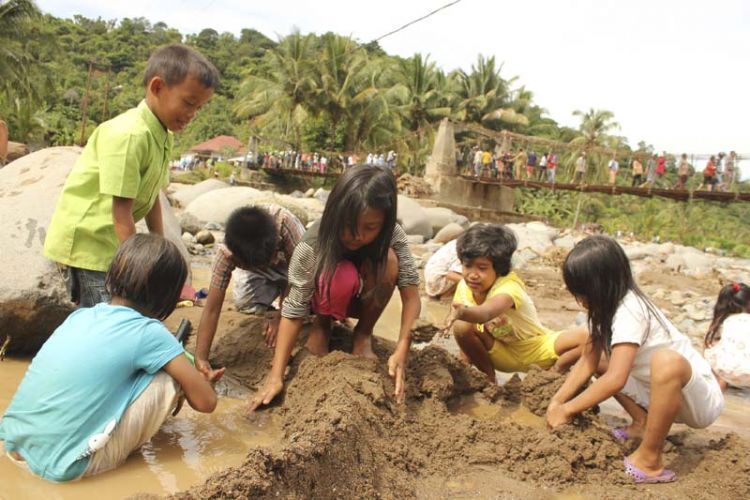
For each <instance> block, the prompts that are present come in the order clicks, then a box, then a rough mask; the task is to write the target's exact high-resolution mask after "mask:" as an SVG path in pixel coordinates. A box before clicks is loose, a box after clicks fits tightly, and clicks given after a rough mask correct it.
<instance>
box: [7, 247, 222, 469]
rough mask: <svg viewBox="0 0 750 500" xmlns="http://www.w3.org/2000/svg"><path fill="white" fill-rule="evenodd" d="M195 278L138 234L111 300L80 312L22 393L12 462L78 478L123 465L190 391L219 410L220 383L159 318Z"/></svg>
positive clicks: (122, 257) (123, 253) (12, 418)
mask: <svg viewBox="0 0 750 500" xmlns="http://www.w3.org/2000/svg"><path fill="white" fill-rule="evenodd" d="M186 276H187V265H186V264H185V261H184V260H183V258H182V256H181V255H180V252H179V251H178V250H177V247H176V246H175V245H174V244H173V243H171V242H169V241H168V240H165V239H164V238H162V237H161V236H158V235H153V234H150V235H149V234H136V235H134V236H131V237H130V238H129V239H127V240H126V241H125V243H124V244H123V245H122V246H121V247H120V249H119V250H118V252H117V254H116V255H115V258H114V260H113V262H112V265H111V267H110V268H109V271H108V272H107V275H106V279H105V283H106V287H107V291H108V292H109V293H110V294H111V296H112V300H111V302H110V303H101V304H98V305H96V306H94V307H91V308H84V309H79V310H77V311H75V312H73V313H72V314H71V315H70V316H69V317H68V318H67V319H66V320H65V322H64V323H63V324H62V325H60V327H58V328H57V330H55V332H54V333H53V334H52V336H51V337H50V338H49V339H48V340H47V342H46V343H45V344H44V345H43V346H42V348H41V350H40V351H39V353H38V354H37V355H36V357H35V358H34V359H33V361H32V362H31V365H30V366H29V368H28V370H27V372H26V375H25V376H24V378H23V380H22V381H21V384H20V385H19V387H18V389H17V391H16V393H15V395H14V396H13V399H12V401H11V403H10V406H9V407H8V409H7V411H6V412H5V415H4V416H3V419H2V421H0V441H4V445H5V450H6V453H7V455H8V457H9V458H10V459H11V460H13V461H14V462H16V463H17V464H19V465H21V466H24V467H28V469H29V470H30V471H31V472H33V473H34V474H37V475H39V476H41V477H43V478H45V479H48V480H51V481H70V480H73V479H77V478H80V477H82V476H87V475H92V474H96V473H99V472H103V471H106V470H109V469H113V468H115V467H117V466H118V465H121V464H122V463H123V462H124V461H125V459H126V458H127V457H128V455H129V454H130V453H131V452H132V451H134V450H136V449H138V448H139V447H140V446H141V445H142V444H144V443H145V442H146V441H148V440H149V439H151V437H152V436H153V435H154V434H155V433H156V431H157V430H158V429H159V427H160V426H161V424H162V423H163V422H164V420H165V419H166V417H167V416H168V415H169V413H171V411H172V410H173V409H174V407H175V406H176V404H177V400H178V399H179V397H180V396H181V395H182V393H184V396H185V398H186V399H187V401H188V403H189V404H190V406H192V407H193V408H194V409H195V410H197V411H200V412H205V413H210V412H212V411H213V410H214V408H215V407H216V393H215V392H214V390H213V388H212V386H211V384H210V383H209V381H208V380H206V379H205V378H204V377H203V376H202V375H201V374H200V373H199V372H198V371H197V370H196V369H195V368H194V367H193V366H192V364H191V363H190V361H189V360H188V358H187V357H186V356H185V355H184V351H183V348H182V346H181V345H180V343H179V342H178V341H177V339H176V338H175V337H174V336H173V335H172V334H171V333H170V332H169V331H168V330H167V329H166V328H165V327H164V325H163V324H162V323H161V321H160V320H163V319H165V318H166V317H167V316H169V314H171V313H172V311H173V310H174V308H175V305H176V303H177V300H178V297H179V294H180V290H181V287H182V283H184V282H185V278H186ZM222 373H223V372H218V373H216V374H215V377H214V378H218V377H219V376H221V374H222Z"/></svg>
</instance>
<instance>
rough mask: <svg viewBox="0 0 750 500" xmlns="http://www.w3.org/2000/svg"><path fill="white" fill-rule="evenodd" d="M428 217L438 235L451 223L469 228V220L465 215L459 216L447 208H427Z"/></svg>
mask: <svg viewBox="0 0 750 500" xmlns="http://www.w3.org/2000/svg"><path fill="white" fill-rule="evenodd" d="M425 211H426V212H427V216H428V217H429V218H430V224H432V232H433V233H437V232H439V231H440V230H441V229H443V228H444V227H445V226H447V225H448V224H450V223H455V224H458V225H460V226H462V227H464V228H468V227H469V219H467V218H466V217H464V216H463V215H458V214H457V213H456V212H454V211H453V210H451V209H450V208H445V207H427V208H425Z"/></svg>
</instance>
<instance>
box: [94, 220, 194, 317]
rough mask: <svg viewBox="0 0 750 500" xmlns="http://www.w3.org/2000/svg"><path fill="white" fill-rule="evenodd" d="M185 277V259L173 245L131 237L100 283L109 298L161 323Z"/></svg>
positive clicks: (145, 236) (151, 236)
mask: <svg viewBox="0 0 750 500" xmlns="http://www.w3.org/2000/svg"><path fill="white" fill-rule="evenodd" d="M187 275H188V268H187V264H186V263H185V259H183V258H182V254H180V251H179V250H178V249H177V247H176V246H175V244H174V243H172V242H171V241H169V240H167V239H165V238H163V237H161V236H159V235H156V234H134V235H133V236H131V237H130V238H128V239H127V240H125V242H124V243H123V244H122V245H120V248H119V249H118V250H117V253H116V254H115V258H114V260H113V261H112V264H111V265H110V266H109V270H108V271H107V275H106V277H105V280H104V284H105V286H106V287H107V291H108V292H109V293H110V295H112V296H113V297H121V298H123V299H125V300H127V301H128V302H130V303H131V304H132V305H133V306H134V307H135V308H136V309H137V310H138V311H139V312H141V313H142V314H144V315H146V316H149V317H151V318H156V319H159V320H163V319H165V318H166V317H167V316H169V315H170V314H172V311H174V308H175V306H176V305H177V300H178V299H179V298H180V292H181V291H182V286H183V285H184V284H185V280H186V279H187Z"/></svg>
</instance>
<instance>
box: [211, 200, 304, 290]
mask: <svg viewBox="0 0 750 500" xmlns="http://www.w3.org/2000/svg"><path fill="white" fill-rule="evenodd" d="M262 207H263V208H264V209H266V210H267V211H268V213H269V214H271V217H273V220H274V222H275V223H276V230H277V231H278V234H279V242H278V246H277V247H276V253H275V255H274V256H273V258H272V259H271V263H270V264H269V266H268V267H271V268H275V269H284V270H286V268H287V267H288V263H289V262H291V260H292V255H293V254H294V247H295V246H297V243H299V241H300V240H301V239H302V236H303V235H304V234H305V226H303V225H302V223H301V222H300V220H299V219H298V218H297V217H296V216H295V215H294V214H293V213H292V212H290V211H289V210H287V209H286V208H284V207H280V206H278V205H262ZM236 267H237V264H236V263H235V261H234V259H233V258H232V252H231V251H230V250H229V249H228V248H227V247H226V246H225V245H217V249H216V257H215V258H214V264H213V267H212V268H211V284H210V287H211V288H217V289H219V290H226V289H227V287H229V281H230V280H231V279H232V271H234V269H235V268H236Z"/></svg>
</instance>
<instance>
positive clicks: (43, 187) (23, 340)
mask: <svg viewBox="0 0 750 500" xmlns="http://www.w3.org/2000/svg"><path fill="white" fill-rule="evenodd" d="M80 153H81V148H78V147H58V148H48V149H43V150H41V151H37V152H35V153H32V154H30V155H27V156H24V157H23V158H21V159H19V160H17V161H15V162H12V163H11V164H9V165H8V166H6V167H5V168H4V169H2V170H0V213H2V214H3V226H4V229H5V242H4V244H3V246H2V251H0V255H1V256H2V262H3V266H2V267H1V268H0V280H1V281H2V283H3V286H2V287H1V288H0V343H2V342H3V341H4V340H5V339H6V338H7V336H10V337H11V341H10V344H9V352H11V353H16V354H31V353H33V352H35V351H36V350H38V349H39V347H41V345H42V344H43V343H44V341H45V340H46V339H47V338H48V337H49V335H50V334H51V333H52V332H53V331H54V330H55V328H57V327H58V326H59V325H60V323H62V322H63V320H64V319H65V318H66V317H67V315H68V314H69V313H70V311H72V310H73V304H72V303H71V302H70V301H69V300H68V294H67V292H66V290H65V285H64V281H63V278H62V275H61V274H60V272H59V271H58V269H57V265H56V264H55V263H54V262H52V261H50V260H48V259H47V258H46V257H44V255H43V254H42V248H43V245H44V238H45V236H46V233H47V226H48V225H49V222H50V220H51V219H52V213H53V212H54V210H55V207H56V205H57V199H58V198H59V196H60V193H61V192H62V187H63V185H64V183H65V178H66V177H67V176H68V173H69V172H70V170H71V169H72V168H73V165H74V164H75V162H76V160H77V159H78V156H79V155H80ZM40 200H43V203H40ZM160 200H161V204H162V219H163V221H164V230H165V233H166V234H165V235H166V236H167V237H168V238H169V239H171V240H172V241H174V242H175V243H177V246H178V248H180V251H181V252H182V254H183V256H186V257H187V255H188V254H187V250H186V249H185V246H184V244H182V241H181V239H180V225H179V223H178V222H177V220H176V219H175V217H174V215H173V214H172V210H171V207H170V206H169V203H168V202H167V199H166V196H165V195H164V194H163V193H162V194H161V195H160ZM141 227H142V228H143V229H145V224H143V223H141Z"/></svg>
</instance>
